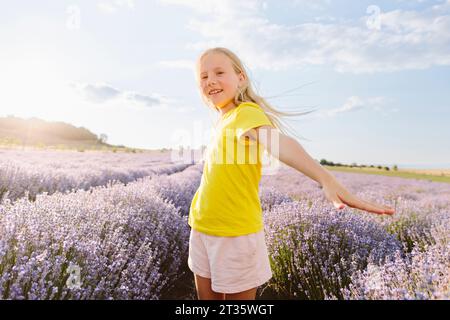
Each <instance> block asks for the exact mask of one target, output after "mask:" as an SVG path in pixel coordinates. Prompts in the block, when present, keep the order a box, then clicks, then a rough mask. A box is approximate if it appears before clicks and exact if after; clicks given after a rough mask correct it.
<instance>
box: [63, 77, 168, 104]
mask: <svg viewBox="0 0 450 320" xmlns="http://www.w3.org/2000/svg"><path fill="white" fill-rule="evenodd" d="M71 87H72V88H73V89H75V91H76V92H77V93H78V94H79V95H81V96H82V97H83V98H84V99H85V100H86V101H90V102H93V103H96V104H104V103H107V102H113V101H114V102H121V103H122V104H125V105H127V104H130V103H131V104H133V105H137V106H143V107H157V106H161V105H165V104H167V103H168V102H169V100H167V99H166V98H165V97H164V96H161V95H158V94H152V95H145V94H141V93H137V92H134V91H122V90H119V89H117V88H114V87H113V86H111V85H109V84H106V83H95V84H90V83H72V84H71Z"/></svg>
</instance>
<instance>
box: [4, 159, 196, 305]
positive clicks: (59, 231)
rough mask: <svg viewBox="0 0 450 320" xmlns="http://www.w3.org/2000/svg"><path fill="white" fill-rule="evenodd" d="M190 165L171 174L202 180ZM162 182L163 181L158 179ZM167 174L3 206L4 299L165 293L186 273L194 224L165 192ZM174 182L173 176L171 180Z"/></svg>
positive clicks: (181, 183)
mask: <svg viewBox="0 0 450 320" xmlns="http://www.w3.org/2000/svg"><path fill="white" fill-rule="evenodd" d="M200 176H201V172H200V168H199V167H198V166H191V167H190V168H188V169H186V170H185V171H183V172H180V173H176V174H174V176H173V177H172V179H173V180H175V179H176V183H177V184H178V187H179V188H180V190H181V189H182V188H184V189H186V190H188V189H193V188H194V187H193V186H191V184H193V185H198V184H199V180H200ZM158 179H159V182H162V183H161V184H159V183H158ZM169 179H170V177H167V176H165V177H163V176H161V177H154V178H150V177H145V178H143V179H140V180H138V181H136V182H132V183H129V184H128V185H123V184H119V183H116V184H112V183H109V184H108V185H106V186H99V187H95V188H92V189H91V190H89V191H84V190H79V191H77V192H72V193H68V194H64V193H61V192H56V193H54V194H52V195H46V194H40V195H37V197H36V200H35V201H30V200H28V199H26V198H21V199H18V200H17V201H16V202H14V203H13V202H11V201H5V202H4V203H3V204H1V205H0V298H2V299H160V298H164V297H171V294H172V292H173V290H174V288H175V287H176V286H177V284H178V283H179V279H180V278H181V277H182V276H183V274H184V273H185V272H186V268H185V265H186V261H187V252H188V240H189V228H188V225H187V217H186V216H183V215H182V214H180V210H179V208H177V207H176V206H179V205H180V204H183V203H184V202H185V201H186V200H185V199H180V198H170V196H169V197H168V198H167V199H163V198H162V197H161V195H162V193H163V192H161V190H162V189H161V188H160V189H159V190H158V188H156V186H158V185H159V186H161V185H163V183H167V184H168V183H169V182H168V181H169ZM172 182H173V181H172Z"/></svg>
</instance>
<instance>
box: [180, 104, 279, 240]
mask: <svg viewBox="0 0 450 320" xmlns="http://www.w3.org/2000/svg"><path fill="white" fill-rule="evenodd" d="M263 125H269V126H272V127H274V126H273V124H272V123H271V122H270V120H269V118H268V117H267V116H266V114H265V113H264V111H263V110H262V109H261V107H260V106H258V105H257V104H256V103H253V102H244V103H241V104H240V105H239V106H237V107H236V108H234V109H231V110H230V111H228V112H227V113H225V114H224V115H222V118H221V120H220V122H219V125H218V126H217V128H216V134H215V135H214V137H213V139H212V141H211V143H210V144H209V146H208V148H207V151H206V153H205V163H204V167H203V174H202V178H201V182H200V186H199V188H198V190H197V191H196V193H195V195H194V198H193V200H192V203H191V206H190V210H189V218H188V223H189V225H190V226H191V227H192V228H193V229H195V230H197V231H200V232H203V233H206V234H210V235H215V236H222V237H226V236H241V235H246V234H249V233H254V232H258V231H260V230H262V228H263V217H262V210H261V204H260V199H259V192H258V188H259V182H260V180H261V156H262V154H263V152H264V147H263V145H260V143H259V142H255V141H253V140H250V139H248V138H247V139H244V138H241V135H242V133H244V132H246V131H248V130H250V129H252V128H255V127H259V126H263Z"/></svg>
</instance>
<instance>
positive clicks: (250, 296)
mask: <svg viewBox="0 0 450 320" xmlns="http://www.w3.org/2000/svg"><path fill="white" fill-rule="evenodd" d="M257 290H258V287H256V288H253V289H250V290H246V291H242V292H238V293H227V294H225V300H255V298H256V291H257Z"/></svg>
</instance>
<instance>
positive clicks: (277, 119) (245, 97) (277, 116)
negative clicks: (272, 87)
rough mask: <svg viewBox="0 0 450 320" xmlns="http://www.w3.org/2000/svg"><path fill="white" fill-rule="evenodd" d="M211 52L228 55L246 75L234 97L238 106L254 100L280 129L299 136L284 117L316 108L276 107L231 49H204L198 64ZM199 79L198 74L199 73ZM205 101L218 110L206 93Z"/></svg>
mask: <svg viewBox="0 0 450 320" xmlns="http://www.w3.org/2000/svg"><path fill="white" fill-rule="evenodd" d="M210 53H222V54H224V55H225V56H226V57H228V58H229V59H230V61H231V63H232V65H233V69H234V70H235V71H236V73H237V74H240V73H241V72H242V73H243V74H244V75H245V79H246V84H244V86H243V87H241V90H237V92H236V95H235V97H234V104H235V105H236V106H238V105H239V104H241V103H243V102H253V103H256V104H257V105H259V106H260V107H261V108H262V110H263V111H264V113H265V114H266V116H267V117H268V118H269V120H270V121H271V122H272V124H273V125H274V126H275V127H276V128H277V129H278V130H280V131H281V132H282V133H283V134H286V135H291V134H290V132H291V133H292V136H296V137H298V136H297V134H296V132H295V130H293V129H292V128H291V126H289V125H288V124H287V123H285V121H284V119H283V117H294V116H301V115H305V114H308V113H311V112H314V111H315V110H310V111H306V112H283V111H279V110H277V109H275V108H274V107H273V106H272V105H271V104H270V103H268V102H267V100H266V99H265V98H263V97H262V96H260V95H258V94H257V93H256V92H255V90H254V89H253V86H252V83H251V80H250V78H249V76H248V72H247V70H246V68H245V67H244V64H243V63H242V61H241V60H240V59H239V58H238V56H237V55H236V54H235V53H233V52H232V51H231V50H229V49H227V48H223V47H215V48H210V49H207V50H206V51H204V52H203V53H202V54H201V55H200V57H199V58H198V61H197V64H198V63H199V62H200V61H201V59H202V58H203V57H204V56H206V55H208V54H210ZM197 80H198V75H197ZM201 96H202V99H203V101H204V102H205V104H206V105H207V106H209V107H211V108H212V109H214V110H215V111H218V109H217V107H216V106H214V105H213V104H212V103H211V102H210V101H209V100H208V99H207V98H206V97H205V96H204V95H201Z"/></svg>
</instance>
